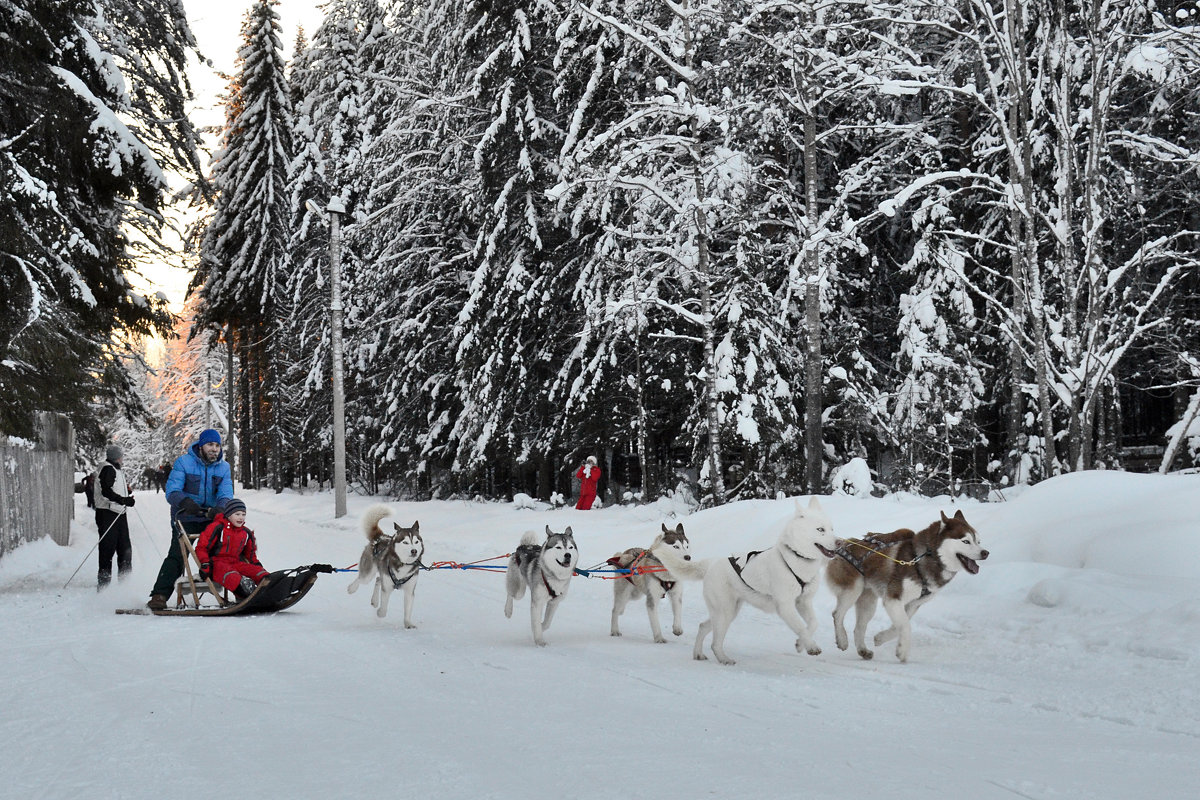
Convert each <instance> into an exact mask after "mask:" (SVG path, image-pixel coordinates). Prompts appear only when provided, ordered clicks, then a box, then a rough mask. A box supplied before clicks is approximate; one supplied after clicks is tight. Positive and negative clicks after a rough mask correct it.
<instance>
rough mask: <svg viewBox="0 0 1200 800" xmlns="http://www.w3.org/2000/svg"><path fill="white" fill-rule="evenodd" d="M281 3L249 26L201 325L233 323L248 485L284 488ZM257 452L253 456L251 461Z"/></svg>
mask: <svg viewBox="0 0 1200 800" xmlns="http://www.w3.org/2000/svg"><path fill="white" fill-rule="evenodd" d="M277 5H278V0H258V2H256V3H255V4H254V5H253V6H252V7H251V9H250V11H249V12H248V14H247V17H246V21H245V24H244V25H243V30H242V37H243V45H242V47H241V50H240V51H239V68H238V72H237V75H236V77H235V79H234V84H233V87H232V89H231V96H230V100H229V105H228V108H227V122H226V129H225V133H224V139H223V143H222V148H221V150H220V151H219V152H218V153H217V154H216V156H215V157H214V167H213V185H214V188H215V189H216V191H217V199H216V208H215V211H214V214H213V217H212V219H211V221H210V222H209V225H208V228H207V229H206V230H205V233H204V238H203V241H202V243H201V266H200V271H199V273H198V275H197V278H196V281H197V282H198V283H200V284H201V285H200V296H201V298H202V301H203V305H202V307H201V309H200V314H199V320H198V321H199V324H201V325H211V326H215V327H224V326H225V325H227V324H228V325H231V326H232V327H233V331H234V334H233V335H234V341H235V348H236V350H237V352H238V359H239V362H240V364H241V366H242V372H241V375H240V378H239V383H240V395H241V401H240V409H241V415H242V416H241V424H240V425H239V426H238V427H239V429H240V430H241V431H242V432H243V441H244V443H245V444H246V445H247V446H245V447H243V448H242V469H243V472H242V479H243V480H244V481H246V482H247V483H249V484H251V485H253V486H258V485H260V484H261V482H262V481H263V480H264V479H265V478H266V477H267V476H268V475H269V476H270V477H271V479H272V481H273V483H274V484H275V485H276V487H278V486H279V485H280V481H281V473H280V469H281V465H280V462H279V456H280V452H281V449H282V441H281V439H282V432H281V429H280V424H281V420H280V417H279V414H280V410H281V409H280V405H279V398H278V390H279V387H280V377H279V375H278V369H279V366H280V365H279V362H278V360H276V359H274V358H273V357H272V356H271V353H272V351H273V349H274V348H275V347H276V346H277V337H278V333H279V324H280V319H281V316H282V314H281V311H282V310H283V308H285V306H284V304H283V303H282V297H283V295H282V290H283V283H284V279H285V276H286V274H287V266H288V252H287V243H288V237H289V215H288V186H287V169H288V165H289V163H290V162H291V159H292V125H293V123H292V111H291V103H290V98H289V95H288V85H287V80H286V76H285V74H284V61H283V55H282V46H281V43H280V38H279V35H280V25H279V16H278V14H277V13H276V11H275V7H276V6H277ZM251 456H253V458H251Z"/></svg>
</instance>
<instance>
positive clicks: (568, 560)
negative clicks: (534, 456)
mask: <svg viewBox="0 0 1200 800" xmlns="http://www.w3.org/2000/svg"><path fill="white" fill-rule="evenodd" d="M558 565H559V566H560V567H563V568H564V569H565V568H566V567H569V566H571V557H570V556H563V557H562V561H559V562H558ZM975 569H979V567H976V568H975Z"/></svg>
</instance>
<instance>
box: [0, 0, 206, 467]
mask: <svg viewBox="0 0 1200 800" xmlns="http://www.w3.org/2000/svg"><path fill="white" fill-rule="evenodd" d="M120 7H121V5H120V4H118V3H112V4H109V3H96V2H91V0H31V1H30V2H13V0H4V1H3V2H0V38H2V40H3V41H4V57H3V59H2V62H3V63H2V64H0V74H3V76H4V77H3V78H0V295H3V297H4V298H5V312H6V313H5V314H4V315H3V316H4V319H3V321H2V322H0V394H3V396H4V397H5V402H4V403H3V406H2V410H0V430H2V431H4V432H11V433H16V434H21V435H30V434H31V433H32V431H31V428H30V424H31V417H30V412H31V411H33V410H50V411H61V412H64V413H67V414H68V415H69V416H70V417H71V418H72V421H73V423H74V425H75V428H76V431H77V435H78V436H79V441H80V443H81V444H83V445H88V444H95V443H96V440H97V439H98V438H99V436H100V431H99V428H98V424H97V416H96V415H97V413H98V412H100V413H103V411H102V410H103V409H104V408H105V407H113V406H124V407H125V408H126V409H128V411H129V412H130V413H136V412H137V410H138V409H139V408H140V405H141V404H140V400H139V399H138V397H137V395H136V389H135V387H134V384H133V382H132V381H131V379H130V376H129V374H128V372H127V371H126V369H125V367H124V365H123V362H124V361H125V360H127V359H131V358H134V357H135V353H134V352H133V351H131V350H130V349H129V348H128V347H127V346H126V345H128V344H129V343H130V342H131V340H130V338H129V337H128V336H121V335H114V334H118V333H119V332H121V331H124V332H126V333H129V334H135V335H136V334H141V333H148V332H149V331H150V330H151V329H157V330H159V331H163V332H165V331H166V330H168V328H169V320H170V316H169V313H168V312H167V310H166V303H165V300H164V299H163V298H162V297H161V296H155V297H145V296H142V295H140V294H138V293H137V292H135V291H134V290H132V289H131V287H130V283H129V281H128V279H127V277H126V274H127V272H128V271H130V270H131V269H135V268H136V263H137V258H138V256H139V250H138V246H135V245H134V244H133V242H134V241H135V240H134V239H133V238H132V237H130V236H128V235H127V233H126V230H125V226H131V227H133V228H135V229H136V230H137V231H138V234H139V236H138V237H137V241H139V242H140V245H139V246H140V247H142V248H143V249H142V251H141V252H145V251H146V250H153V251H156V252H158V251H160V248H161V245H159V243H158V237H157V233H158V230H159V227H160V226H161V225H162V223H163V218H162V215H161V206H162V202H163V199H164V194H165V191H166V181H165V179H164V176H163V172H162V170H163V169H166V168H177V169H181V170H184V171H188V170H189V169H190V167H191V166H192V165H193V164H194V163H195V159H196V149H195V142H196V139H195V134H194V131H192V129H191V127H190V125H189V124H188V123H187V122H186V119H185V118H184V115H183V114H182V113H178V114H177V113H174V111H172V110H173V109H174V110H178V109H180V108H181V107H182V105H183V102H184V101H185V99H186V97H187V94H188V88H187V84H186V81H185V80H183V78H182V77H181V71H182V69H183V66H184V64H185V61H186V54H187V52H188V51H189V50H190V49H192V48H194V40H193V38H192V35H191V32H190V31H189V30H188V28H187V24H186V22H185V20H184V17H183V12H182V8H181V5H180V3H178V2H176V0H156V2H154V3H153V8H154V9H155V10H156V11H157V12H158V13H157V14H156V15H155V18H154V20H153V21H152V22H151V23H149V24H147V25H146V26H145V27H143V28H138V27H137V25H136V21H132V20H130V19H129V18H127V17H126V16H124V15H122V14H120V13H114V14H106V13H104V12H105V9H106V8H110V9H119V8H120Z"/></svg>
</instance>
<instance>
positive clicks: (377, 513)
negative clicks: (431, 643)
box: [346, 505, 425, 628]
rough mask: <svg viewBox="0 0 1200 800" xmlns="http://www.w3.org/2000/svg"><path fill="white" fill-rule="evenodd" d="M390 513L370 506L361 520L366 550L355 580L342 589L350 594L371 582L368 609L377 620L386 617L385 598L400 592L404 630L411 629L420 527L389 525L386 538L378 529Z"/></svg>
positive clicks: (416, 524)
mask: <svg viewBox="0 0 1200 800" xmlns="http://www.w3.org/2000/svg"><path fill="white" fill-rule="evenodd" d="M391 515H392V510H391V509H390V508H388V507H387V506H385V505H376V506H371V507H370V508H368V509H367V511H366V513H365V514H363V517H362V529H363V533H365V534H366V536H367V546H366V547H365V548H363V551H362V555H361V556H359V559H358V577H357V578H355V579H354V581H353V582H352V583H351V584H350V585H349V586H347V587H346V591H347V592H349V593H350V594H354V593H355V592H356V591H358V587H359V586H362V585H363V584H365V583H367V581H369V580H371V578H372V577H374V578H375V591H374V593H373V594H372V595H371V605H372V606H374V607H375V608H376V609H377V611H376V612H375V613H376V614H378V615H379V616H380V617H385V616H387V610H388V598H389V597H390V596H391V594H392V592H394V591H395V590H397V589H400V588H403V589H404V627H406V628H415V627H417V626H416V625H414V624H413V621H412V607H413V596H414V595H415V594H416V591H417V575H418V574H419V573H420V570H421V556H423V555H424V554H425V540H424V539H422V538H421V523H420V522H419V521H417V522H414V523H413V524H412V527H411V528H402V527H400V525H399V524H397V523H395V522H393V523H392V527H393V529H394V530H393V532H392V534H391V535H390V536H389V535H388V534H386V533H384V532H383V529H382V528H380V527H379V522H380V520H382V519H383V518H384V517H390V516H391Z"/></svg>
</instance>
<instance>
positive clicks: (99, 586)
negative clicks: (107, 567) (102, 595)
mask: <svg viewBox="0 0 1200 800" xmlns="http://www.w3.org/2000/svg"><path fill="white" fill-rule="evenodd" d="M110 583H112V573H111V572H101V573H99V574H98V575H97V576H96V591H97V592H102V591H104V590H105V589H107V588H108V585H109V584H110Z"/></svg>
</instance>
